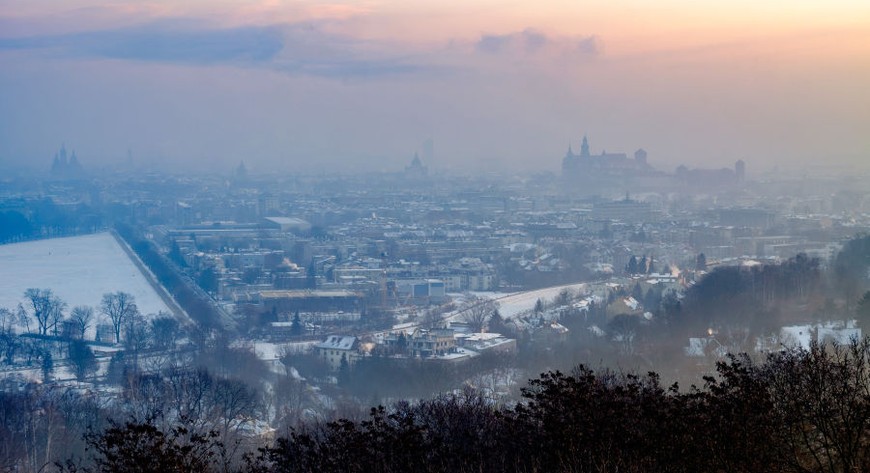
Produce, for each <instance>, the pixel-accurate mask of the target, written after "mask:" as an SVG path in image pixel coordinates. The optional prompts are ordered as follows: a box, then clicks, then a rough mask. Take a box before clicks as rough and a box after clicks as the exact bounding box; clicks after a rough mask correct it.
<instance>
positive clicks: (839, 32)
mask: <svg viewBox="0 0 870 473" xmlns="http://www.w3.org/2000/svg"><path fill="white" fill-rule="evenodd" d="M0 26H2V27H0V103H2V104H3V109H4V111H5V112H6V113H5V114H4V115H3V117H2V118H0V124H2V126H0V166H2V167H6V168H8V167H27V166H30V167H40V168H45V169H47V168H48V166H50V162H51V156H52V155H53V154H54V153H55V152H56V150H57V149H58V147H59V146H60V145H61V144H62V143H66V144H67V146H69V147H71V148H75V149H76V150H77V151H78V153H79V158H80V159H81V160H82V162H83V164H84V165H86V166H87V165H88V164H91V165H97V166H104V165H107V164H111V163H120V162H123V161H124V160H125V159H127V155H128V150H131V151H132V154H133V156H134V158H135V159H137V160H141V161H147V162H156V163H163V164H167V165H168V164H170V163H178V165H179V166H181V167H183V168H188V169H191V168H196V167H202V166H204V165H205V163H208V164H209V166H210V167H211V168H215V167H221V168H225V169H226V170H227V171H229V170H230V169H232V168H233V167H234V166H235V165H237V164H238V163H239V162H240V161H244V162H245V163H246V164H247V165H248V166H249V168H250V169H251V170H252V171H254V172H264V171H267V170H270V169H274V170H280V171H288V170H295V169H302V170H309V171H316V170H325V169H330V168H332V169H347V170H366V169H367V170H376V171H377V170H389V171H395V170H400V169H402V168H403V167H404V166H405V165H407V163H408V162H410V160H411V159H412V157H413V155H414V152H419V151H422V144H423V142H424V141H426V140H427V139H430V138H431V139H432V140H434V143H435V149H436V153H435V154H436V156H437V159H436V161H437V162H434V163H429V162H426V163H424V164H426V165H427V166H430V167H431V169H433V170H435V171H437V170H452V169H462V170H485V169H491V168H495V167H498V168H499V169H525V170H528V169H540V170H543V171H554V172H555V171H557V170H558V168H559V165H560V159H561V156H562V155H563V154H564V151H565V149H566V146H567V145H568V144H569V142H570V143H571V144H573V145H574V146H575V147H577V146H578V145H579V141H580V139H581V137H582V136H583V134H587V135H588V136H589V137H590V139H591V140H594V144H593V148H595V149H594V151H600V150H602V149H606V150H607V151H612V152H626V153H631V152H633V151H634V150H636V149H638V148H644V149H645V150H647V152H648V153H649V160H650V163H651V164H652V165H653V166H654V167H656V168H657V169H660V170H663V171H667V172H672V171H673V170H674V168H675V167H676V166H677V165H679V164H686V165H688V166H690V167H704V168H721V167H730V166H732V165H733V163H734V162H735V161H736V160H738V159H742V160H745V161H746V162H747V163H748V164H750V166H751V169H752V170H764V169H770V168H772V167H774V166H788V165H790V164H795V163H796V164H799V165H807V164H811V163H813V162H824V163H826V164H831V165H852V166H862V165H866V162H867V159H866V158H867V154H868V152H870V138H868V137H867V136H866V134H864V133H863V129H862V125H863V124H866V123H870V93H868V92H867V90H866V86H864V84H866V83H868V82H870V66H868V64H870V6H867V5H862V4H861V3H860V2H855V1H838V2H826V3H825V4H824V5H821V4H819V3H818V2H809V1H806V2H788V3H785V2H772V3H767V4H764V5H756V4H755V3H753V2H748V1H740V2H728V3H724V2H716V3H707V2H705V4H704V5H696V4H694V3H692V2H686V1H679V0H671V1H667V2H657V3H656V4H655V7H652V6H649V5H647V4H644V3H642V2H635V1H623V2H619V3H618V4H611V3H606V2H588V3H585V4H583V5H580V4H576V3H573V2H563V1H548V2H544V3H543V4H536V5H535V6H534V7H531V6H527V5H524V4H522V3H514V4H506V5H504V4H497V3H495V2H490V1H475V2H471V3H460V2H439V3H438V4H430V3H428V2H378V1H372V2H333V3H324V2H281V1H267V2H235V1H226V2H220V3H214V2H183V3H182V2H168V1H157V2H149V3H145V4H136V3H130V2H81V1H65V2H62V3H61V4H60V5H58V4H57V3H56V2H45V1H37V2H32V1H28V2H25V1H19V0H15V1H10V2H5V3H4V5H3V6H0ZM42 163H44V164H42Z"/></svg>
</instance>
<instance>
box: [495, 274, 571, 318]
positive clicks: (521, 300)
mask: <svg viewBox="0 0 870 473" xmlns="http://www.w3.org/2000/svg"><path fill="white" fill-rule="evenodd" d="M564 289H568V290H569V291H570V292H571V295H572V296H576V295H577V293H578V292H585V291H586V283H579V284H567V285H564V286H556V287H548V288H545V289H538V290H535V291H528V292H519V293H516V294H511V295H508V296H504V297H498V296H495V297H493V299H495V300H497V301H498V303H499V308H498V312H499V313H500V314H501V316H502V317H504V318H506V319H510V318H512V317H516V316H517V315H519V314H521V313H523V312H528V311H531V310H532V309H534V308H535V302H537V300H538V299H541V301H542V302H544V303H551V302H553V299H555V298H556V296H558V295H559V293H560V292H562V291H563V290H564Z"/></svg>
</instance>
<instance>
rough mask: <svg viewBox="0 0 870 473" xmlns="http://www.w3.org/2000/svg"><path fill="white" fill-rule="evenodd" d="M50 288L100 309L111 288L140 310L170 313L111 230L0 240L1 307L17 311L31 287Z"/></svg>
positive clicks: (72, 301) (65, 297)
mask: <svg viewBox="0 0 870 473" xmlns="http://www.w3.org/2000/svg"><path fill="white" fill-rule="evenodd" d="M31 287H33V288H41V289H51V290H52V291H53V292H54V293H55V294H57V295H58V296H59V297H60V298H61V299H63V300H64V302H66V303H67V307H68V309H67V310H69V309H72V308H73V307H75V306H77V305H89V306H92V307H94V308H95V309H96V310H97V312H98V311H99V306H100V301H101V300H102V298H103V294H105V293H107V292H115V291H124V292H128V293H130V294H132V295H133V296H134V297H135V298H136V305H137V306H138V307H139V311H140V312H141V313H142V314H146V315H147V314H156V313H157V312H159V311H164V312H170V310H169V308H168V307H166V304H164V303H163V300H162V299H160V296H158V295H157V293H156V292H155V291H154V289H153V288H152V287H151V285H150V284H149V283H148V281H147V280H146V279H145V277H144V276H143V275H142V273H141V272H140V271H139V269H138V268H137V267H136V265H135V264H133V262H132V261H130V258H129V257H127V254H126V253H125V252H124V250H123V249H122V248H121V246H120V245H119V244H118V242H117V241H115V238H114V237H112V235H110V234H109V233H96V234H93V235H85V236H77V237H67V238H52V239H48V240H38V241H29V242H24V243H12V244H8V245H0V307H5V308H8V309H10V310H13V311H14V310H15V308H16V307H17V306H18V303H19V302H23V301H24V299H23V295H24V291H25V290H26V289H28V288H31Z"/></svg>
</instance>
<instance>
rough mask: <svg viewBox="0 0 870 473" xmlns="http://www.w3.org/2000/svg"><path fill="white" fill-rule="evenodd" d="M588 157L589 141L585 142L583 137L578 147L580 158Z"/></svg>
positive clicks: (584, 136)
mask: <svg viewBox="0 0 870 473" xmlns="http://www.w3.org/2000/svg"><path fill="white" fill-rule="evenodd" d="M589 156H590V155H589V141H587V140H586V135H583V144H581V145H580V157H583V158H588V157H589Z"/></svg>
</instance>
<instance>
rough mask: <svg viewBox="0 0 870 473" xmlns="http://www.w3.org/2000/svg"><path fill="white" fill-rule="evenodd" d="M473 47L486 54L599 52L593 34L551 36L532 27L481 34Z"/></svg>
mask: <svg viewBox="0 0 870 473" xmlns="http://www.w3.org/2000/svg"><path fill="white" fill-rule="evenodd" d="M475 49H476V50H477V51H478V52H481V53H484V54H488V55H499V54H511V55H516V54H525V55H538V54H551V53H559V54H580V55H584V56H597V55H598V54H599V53H600V48H599V45H598V40H597V38H596V37H595V36H575V37H553V36H550V35H547V34H546V33H543V32H541V31H539V30H536V29H534V28H526V29H525V30H523V31H517V32H513V33H507V34H501V35H497V34H483V35H481V36H480V39H479V40H478V41H477V43H476V44H475Z"/></svg>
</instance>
